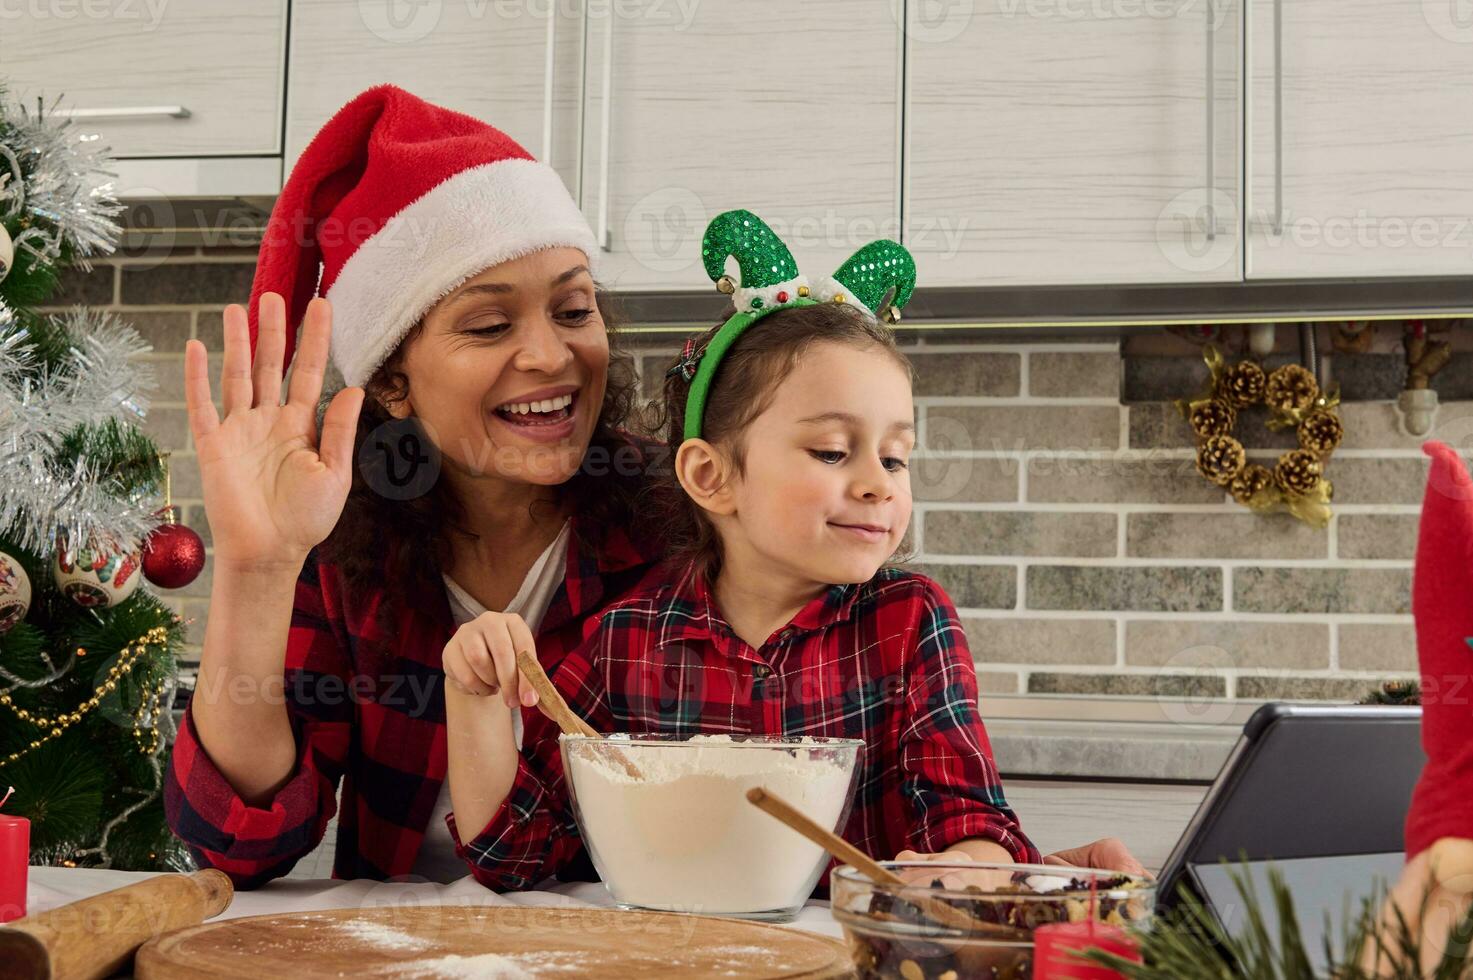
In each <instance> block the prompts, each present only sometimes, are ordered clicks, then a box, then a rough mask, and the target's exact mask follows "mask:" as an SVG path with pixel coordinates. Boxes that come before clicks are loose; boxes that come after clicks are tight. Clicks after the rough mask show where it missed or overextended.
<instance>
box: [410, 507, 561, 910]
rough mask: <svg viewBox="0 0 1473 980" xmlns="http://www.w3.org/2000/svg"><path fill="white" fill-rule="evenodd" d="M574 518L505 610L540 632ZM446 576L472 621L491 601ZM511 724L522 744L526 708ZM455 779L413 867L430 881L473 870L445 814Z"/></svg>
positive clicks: (463, 616)
mask: <svg viewBox="0 0 1473 980" xmlns="http://www.w3.org/2000/svg"><path fill="white" fill-rule="evenodd" d="M571 527H572V525H571V524H567V523H565V524H563V529H562V530H561V531H559V532H558V536H557V537H556V538H555V539H554V540H553V542H552V544H550V545H548V546H547V550H546V551H544V552H542V554H541V555H539V556H538V557H537V560H536V561H535V562H533V563H532V567H531V568H530V569H528V571H527V577H526V578H524V579H523V580H522V587H521V588H520V589H518V590H517V594H516V596H515V597H513V599H512V600H511V602H508V603H507V604H506V608H505V609H503V610H502V612H508V613H517V614H518V615H520V616H521V617H522V619H524V620H526V623H527V627H528V629H530V630H531V631H532V634H533V635H534V636H535V635H536V633H537V629H538V627H539V626H541V625H542V617H543V616H544V615H545V614H546V612H547V607H548V605H549V604H551V602H552V596H553V593H555V592H556V591H557V587H558V586H559V585H561V584H562V581H563V577H564V575H565V574H566V572H567V565H568V532H569V529H570V528H571ZM442 577H443V578H444V580H445V591H446V593H447V594H448V596H449V599H450V613H451V616H452V617H453V618H454V620H455V625H456V626H460V625H461V624H462V623H468V622H470V621H471V620H472V619H475V618H476V617H477V616H479V615H481V613H483V612H485V611H486V607H485V606H483V605H481V604H480V603H479V602H477V601H476V600H475V599H474V598H473V597H472V596H471V595H470V593H468V592H466V591H465V589H462V588H461V587H460V586H459V585H458V584H456V582H455V581H454V580H453V579H452V578H451V577H450V576H448V575H445V576H442ZM512 728H513V731H514V733H515V738H516V743H517V748H518V750H520V749H521V747H522V713H521V711H520V710H519V711H517V713H516V714H515V715H514V716H513V717H512ZM450 809H451V807H450V780H449V778H448V777H447V778H446V780H445V782H444V783H442V784H441V786H440V795H439V797H438V798H436V800H435V808H434V810H433V811H432V812H431V813H430V822H429V825H428V826H427V827H426V828H425V837H424V842H423V843H422V844H421V845H420V848H419V856H418V857H416V858H415V861H414V870H413V873H414V874H415V875H417V876H419V877H421V878H426V879H428V880H430V881H438V882H447V883H448V882H452V881H458V880H459V879H461V878H464V877H465V876H466V875H468V874H470V870H469V869H468V868H467V867H466V864H465V862H464V861H462V860H461V859H460V858H458V857H456V856H455V841H454V839H453V838H451V836H450V827H449V826H448V825H446V823H445V815H446V814H447V813H449V812H450ZM458 829H459V830H460V832H461V833H462V834H467V835H474V834H478V833H480V831H481V828H480V827H460V828H458Z"/></svg>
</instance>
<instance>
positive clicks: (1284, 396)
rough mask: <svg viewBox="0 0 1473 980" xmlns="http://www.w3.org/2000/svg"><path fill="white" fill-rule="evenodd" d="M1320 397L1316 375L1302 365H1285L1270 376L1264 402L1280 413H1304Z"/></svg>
mask: <svg viewBox="0 0 1473 980" xmlns="http://www.w3.org/2000/svg"><path fill="white" fill-rule="evenodd" d="M1319 396H1320V386H1319V383H1318V382H1316V381H1315V380H1314V374H1313V373H1311V372H1310V370H1309V369H1308V368H1306V367H1304V366H1303V365H1301V364H1285V365H1284V366H1283V367H1281V368H1279V369H1278V370H1276V371H1274V373H1273V374H1270V375H1269V376H1268V385H1267V387H1266V388H1265V389H1264V393H1263V400H1264V401H1266V402H1267V403H1268V407H1269V408H1272V409H1274V410H1275V411H1278V412H1286V413H1292V412H1303V411H1305V410H1306V409H1308V408H1309V407H1310V406H1311V405H1313V404H1314V400H1315V399H1316V398H1318V397H1319Z"/></svg>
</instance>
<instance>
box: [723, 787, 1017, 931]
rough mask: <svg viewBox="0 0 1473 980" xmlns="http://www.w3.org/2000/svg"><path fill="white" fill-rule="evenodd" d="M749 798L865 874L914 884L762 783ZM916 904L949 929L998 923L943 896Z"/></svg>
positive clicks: (902, 885)
mask: <svg viewBox="0 0 1473 980" xmlns="http://www.w3.org/2000/svg"><path fill="white" fill-rule="evenodd" d="M747 802H748V803H751V804H752V805H753V806H755V807H757V808H758V809H759V810H762V811H764V812H766V813H767V814H769V815H770V816H773V817H776V818H777V819H778V820H781V821H782V822H783V823H785V824H787V825H788V826H789V827H791V828H793V829H794V830H796V831H797V832H798V833H800V834H802V835H803V836H804V837H807V838H808V839H809V840H811V841H813V843H815V844H817V845H818V846H819V847H821V848H823V849H824V850H825V851H828V852H829V853H830V854H832V855H833V856H834V857H836V858H838V859H839V860H840V861H843V862H844V863H846V864H851V865H853V866H854V867H856V868H858V869H859V870H860V871H862V872H863V873H864V874H865V876H867V877H868V878H869V879H870V880H872V881H874V882H876V883H877V884H881V885H888V886H890V887H892V888H909V887H912V886H911V885H910V883H909V882H907V881H906V880H905V879H904V878H902V877H900V876H899V875H897V874H896V873H895V872H893V871H887V870H886V869H885V868H883V867H881V866H880V865H879V864H878V863H877V862H876V861H875V860H874V859H873V858H871V857H870V856H869V855H868V854H866V853H864V852H863V851H861V850H860V849H859V848H857V847H855V846H854V845H853V844H851V843H849V842H848V841H847V840H845V839H844V838H842V837H840V836H839V835H838V834H836V833H833V832H832V831H829V830H825V829H824V828H823V827H822V826H820V825H819V824H816V823H814V822H813V821H812V820H810V819H809V818H808V817H806V816H804V815H803V814H802V813H801V812H799V811H798V810H795V809H794V808H793V807H792V806H791V805H790V804H788V803H787V802H785V801H783V800H782V799H779V798H778V797H776V796H773V795H772V794H771V793H769V792H768V791H767V790H765V789H763V788H762V787H761V786H753V787H752V788H751V789H749V790H747ZM907 900H909V899H907ZM914 904H917V905H918V906H919V908H920V910H921V913H922V914H923V915H925V916H927V917H928V918H930V919H931V920H932V921H934V922H936V923H937V924H938V925H943V926H946V927H947V928H949V929H959V930H962V931H963V932H967V933H976V932H983V933H991V932H994V931H995V930H996V929H997V926H996V924H995V923H991V922H983V921H982V920H981V919H977V918H974V917H973V916H972V915H971V914H970V913H969V912H967V911H966V910H965V909H959V908H957V907H956V906H955V905H952V904H950V903H948V902H943V901H940V900H939V899H935V898H922V899H921V900H920V901H919V902H918V903H914Z"/></svg>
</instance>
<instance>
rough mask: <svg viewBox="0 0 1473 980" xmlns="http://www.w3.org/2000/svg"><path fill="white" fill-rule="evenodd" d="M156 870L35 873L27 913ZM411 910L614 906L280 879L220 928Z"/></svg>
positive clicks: (472, 886)
mask: <svg viewBox="0 0 1473 980" xmlns="http://www.w3.org/2000/svg"><path fill="white" fill-rule="evenodd" d="M153 874H154V873H153V872H148V871H104V870H99V869H96V868H49V867H32V868H31V869H30V884H29V888H28V889H27V897H26V912H27V913H28V914H35V913H37V912H44V911H45V910H47V909H53V908H56V907H57V906H58V905H65V904H66V903H67V902H75V901H76V900H77V899H79V898H86V897H88V896H89V895H97V894H100V893H102V892H106V891H112V890H113V889H114V888H122V887H123V886H124V885H128V884H131V883H132V882H135V881H142V880H144V879H145V878H150V877H152V876H153ZM409 905H528V906H577V907H590V906H593V907H609V906H612V905H613V901H612V900H611V899H610V898H609V893H608V890H607V889H605V888H604V886H603V885H602V884H600V883H598V882H579V883H559V884H558V885H557V886H556V887H555V888H553V889H551V890H549V891H528V892H508V893H506V894H500V895H499V894H497V893H496V892H493V891H491V890H489V889H488V888H486V887H485V886H484V885H482V884H480V883H479V882H478V881H476V880H475V879H474V878H472V877H470V876H469V875H467V876H466V877H464V878H462V879H460V880H459V881H457V882H455V883H454V884H450V885H440V884H435V883H433V882H414V883H408V882H389V881H372V880H369V879H362V878H360V879H355V880H352V881H338V880H335V879H332V878H322V879H300V878H293V879H277V880H276V881H273V882H270V883H269V884H266V885H263V886H262V887H260V888H256V889H252V890H250V891H237V892H236V893H235V898H234V899H233V900H232V901H231V903H230V907H229V908H227V909H226V910H225V911H224V912H221V913H220V914H219V915H218V916H216V917H215V918H214V919H212V920H210V921H212V922H214V921H219V920H222V919H234V918H238V917H240V916H244V915H269V914H278V913H283V912H306V911H312V910H318V909H342V908H383V907H385V906H409ZM787 925H789V926H791V927H793V928H798V929H805V930H807V931H809V932H816V933H819V934H821V935H825V936H833V937H835V938H842V937H843V932H842V931H841V930H840V929H839V925H838V923H836V922H835V921H834V920H833V918H832V917H831V916H830V915H829V903H828V902H809V903H808V905H807V906H805V907H804V909H803V911H802V912H800V913H799V914H798V918H797V919H795V920H794V921H793V922H791V923H787Z"/></svg>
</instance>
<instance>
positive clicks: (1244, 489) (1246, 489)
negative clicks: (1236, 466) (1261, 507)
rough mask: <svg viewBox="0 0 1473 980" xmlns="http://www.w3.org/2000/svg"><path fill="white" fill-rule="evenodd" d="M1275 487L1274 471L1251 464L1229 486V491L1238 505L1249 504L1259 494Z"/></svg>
mask: <svg viewBox="0 0 1473 980" xmlns="http://www.w3.org/2000/svg"><path fill="white" fill-rule="evenodd" d="M1273 485H1274V471H1273V470H1271V469H1269V468H1268V467H1267V466H1260V465H1259V464H1257V463H1249V464H1248V465H1247V466H1245V467H1243V469H1242V471H1241V472H1239V473H1238V475H1237V476H1235V477H1233V480H1232V482H1231V483H1230V484H1228V491H1229V492H1230V493H1232V495H1233V499H1234V500H1236V501H1237V502H1238V503H1240V504H1243V505H1245V506H1246V505H1247V503H1248V502H1249V501H1250V500H1252V499H1253V498H1254V497H1256V496H1257V495H1258V494H1259V493H1261V492H1263V491H1264V490H1267V489H1268V488H1269V487H1271V486H1273Z"/></svg>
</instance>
